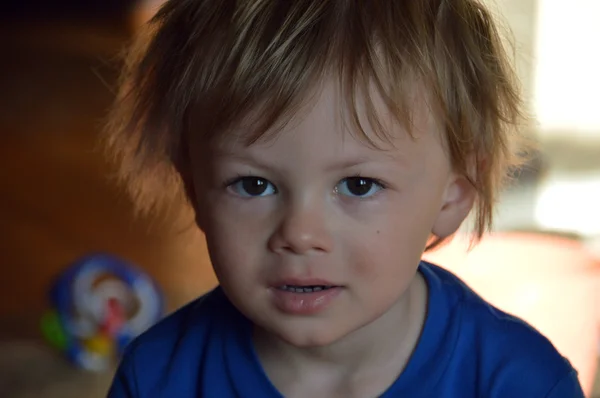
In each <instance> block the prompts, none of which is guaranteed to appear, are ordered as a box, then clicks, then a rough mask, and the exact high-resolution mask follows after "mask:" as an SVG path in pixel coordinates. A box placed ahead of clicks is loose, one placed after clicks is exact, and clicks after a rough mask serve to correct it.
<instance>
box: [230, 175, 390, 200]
mask: <svg viewBox="0 0 600 398" xmlns="http://www.w3.org/2000/svg"><path fill="white" fill-rule="evenodd" d="M252 177H254V178H263V177H259V176H257V175H256V174H255V173H247V174H243V173H237V174H236V175H235V177H232V178H230V179H228V180H226V181H225V182H224V183H223V188H228V187H230V186H232V185H233V184H235V183H236V182H239V181H240V180H242V179H244V178H252ZM351 178H364V179H366V180H371V181H373V182H374V183H375V184H377V185H379V186H380V187H381V189H382V190H384V189H387V188H388V186H387V184H386V183H384V182H383V181H381V180H380V179H378V178H374V177H365V176H363V175H362V174H360V173H356V174H352V175H349V176H347V177H344V178H342V179H341V180H340V181H344V180H347V179H351ZM265 180H267V181H269V180H268V179H266V178H265ZM269 182H270V181H269ZM364 199H368V197H366V198H364Z"/></svg>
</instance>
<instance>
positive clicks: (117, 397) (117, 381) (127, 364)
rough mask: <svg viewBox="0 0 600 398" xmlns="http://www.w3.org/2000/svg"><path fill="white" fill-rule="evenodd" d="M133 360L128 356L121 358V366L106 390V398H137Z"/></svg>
mask: <svg viewBox="0 0 600 398" xmlns="http://www.w3.org/2000/svg"><path fill="white" fill-rule="evenodd" d="M138 397H139V395H138V392H137V388H136V377H135V370H134V366H133V359H132V358H131V356H130V354H128V353H126V354H125V355H124V356H123V359H122V361H121V364H120V365H119V367H118V369H117V372H116V373H115V376H114V378H113V382H112V385H111V386H110V389H109V390H108V395H107V398H138Z"/></svg>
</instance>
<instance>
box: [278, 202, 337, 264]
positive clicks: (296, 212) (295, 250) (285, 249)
mask: <svg viewBox="0 0 600 398" xmlns="http://www.w3.org/2000/svg"><path fill="white" fill-rule="evenodd" d="M326 224H327V223H326V217H325V214H324V212H323V211H320V210H318V209H316V208H315V207H309V206H297V207H292V206H290V207H288V208H287V209H285V210H284V211H282V215H281V218H280V220H279V224H278V226H277V229H276V230H275V231H274V233H273V235H272V236H271V238H270V239H269V248H270V250H271V251H273V252H275V253H278V254H283V253H292V254H324V253H328V252H330V251H331V250H332V249H333V236H332V235H331V231H330V230H329V229H328V228H327V225H326Z"/></svg>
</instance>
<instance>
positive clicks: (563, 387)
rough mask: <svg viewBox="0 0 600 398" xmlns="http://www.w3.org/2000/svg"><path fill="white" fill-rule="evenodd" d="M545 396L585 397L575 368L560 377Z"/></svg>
mask: <svg viewBox="0 0 600 398" xmlns="http://www.w3.org/2000/svg"><path fill="white" fill-rule="evenodd" d="M545 398H585V395H584V394H583V390H582V389H581V384H580V383H579V379H578V378H577V372H576V371H575V370H573V371H571V372H569V373H568V374H567V375H566V376H565V377H563V378H562V379H560V380H559V381H558V383H556V385H555V386H554V387H553V388H552V390H550V392H549V393H548V395H546V397H545Z"/></svg>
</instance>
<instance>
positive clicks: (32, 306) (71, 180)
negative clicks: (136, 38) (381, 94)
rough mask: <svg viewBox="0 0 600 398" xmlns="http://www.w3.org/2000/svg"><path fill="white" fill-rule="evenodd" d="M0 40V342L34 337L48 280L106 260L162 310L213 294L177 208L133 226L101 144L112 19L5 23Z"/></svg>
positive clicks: (116, 40) (193, 235)
mask: <svg viewBox="0 0 600 398" xmlns="http://www.w3.org/2000/svg"><path fill="white" fill-rule="evenodd" d="M2 30H3V34H2V35H0V47H1V48H2V53H3V56H2V59H3V62H1V63H0V140H1V141H0V142H1V143H0V263H1V264H2V268H1V271H0V338H9V337H36V336H37V335H38V322H39V317H40V315H41V314H42V313H43V311H44V310H45V309H46V304H47V302H46V293H47V289H48V287H49V285H50V283H51V281H52V279H53V278H54V277H55V276H56V275H57V273H59V272H60V271H61V270H63V269H65V268H66V267H67V266H68V265H69V264H70V263H71V262H73V261H74V260H76V259H77V258H78V257H80V256H83V255H85V254H88V253H92V252H110V253H113V254H117V255H120V256H122V257H123V258H125V259H127V260H129V261H131V262H133V263H134V264H137V265H138V266H140V267H143V268H144V269H145V270H147V271H148V272H149V273H150V274H151V275H152V276H154V277H155V278H156V279H157V280H158V281H159V282H160V284H161V285H162V287H163V288H164V289H165V291H166V292H167V299H168V304H169V309H173V308H175V307H177V306H180V305H182V304H183V303H185V302H186V301H188V300H190V299H192V298H193V297H195V296H197V295H198V294H200V293H202V292H203V291H205V290H207V289H209V288H210V287H212V286H213V285H214V283H215V282H214V278H213V276H212V272H211V270H210V266H209V263H208V260H207V257H206V251H205V247H204V241H203V237H202V235H201V233H200V232H199V231H198V230H197V229H196V228H195V226H194V225H193V219H192V214H191V213H190V212H189V211H187V209H186V208H184V207H182V206H174V207H173V209H172V211H171V213H167V212H165V213H164V214H161V215H156V216H155V217H146V218H141V217H137V218H136V217H134V216H133V212H132V207H131V203H130V202H129V200H128V198H127V197H126V196H125V195H124V194H123V193H122V192H121V191H120V190H119V189H118V188H116V187H115V185H114V184H113V182H112V181H111V180H110V178H109V174H110V172H111V169H110V167H109V165H108V164H106V162H105V161H104V160H103V157H102V155H101V153H100V152H99V151H98V146H97V139H98V134H99V130H100V127H101V125H102V118H103V117H104V115H105V113H106V108H107V106H108V105H109V104H110V102H111V101H112V99H113V88H114V83H115V77H116V75H117V74H116V72H115V67H114V66H115V65H116V63H114V59H115V54H116V53H117V52H118V51H119V50H121V48H122V46H123V45H124V43H125V42H126V40H127V39H128V35H129V33H128V30H129V28H128V27H127V26H125V25H123V24H120V23H119V22H118V21H117V23H116V22H115V19H112V18H111V19H109V20H103V19H96V20H93V21H92V20H89V21H88V20H86V19H85V18H84V19H82V18H78V19H70V20H69V19H66V20H65V19H63V20H45V21H43V22H41V21H34V22H32V21H29V22H23V23H19V24H9V25H3V27H2Z"/></svg>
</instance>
